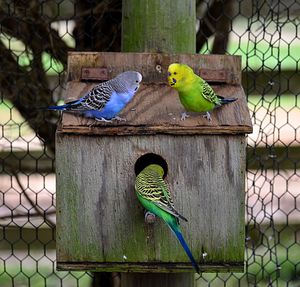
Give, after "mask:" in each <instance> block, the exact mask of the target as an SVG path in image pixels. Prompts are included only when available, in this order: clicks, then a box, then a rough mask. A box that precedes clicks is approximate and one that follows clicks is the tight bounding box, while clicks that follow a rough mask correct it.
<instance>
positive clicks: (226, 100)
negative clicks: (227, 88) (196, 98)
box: [218, 96, 237, 105]
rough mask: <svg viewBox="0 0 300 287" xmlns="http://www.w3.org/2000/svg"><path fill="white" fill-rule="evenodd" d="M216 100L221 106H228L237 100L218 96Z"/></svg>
mask: <svg viewBox="0 0 300 287" xmlns="http://www.w3.org/2000/svg"><path fill="white" fill-rule="evenodd" d="M218 98H219V99H220V100H221V105H225V104H229V103H232V102H235V101H236V100H237V98H224V97H222V96H218Z"/></svg>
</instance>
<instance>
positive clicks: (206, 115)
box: [203, 112, 211, 122]
mask: <svg viewBox="0 0 300 287" xmlns="http://www.w3.org/2000/svg"><path fill="white" fill-rule="evenodd" d="M203 118H206V119H207V120H208V121H209V122H211V116H210V113H209V112H206V114H205V115H204V116H203Z"/></svg>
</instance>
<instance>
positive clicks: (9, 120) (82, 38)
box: [0, 0, 300, 287]
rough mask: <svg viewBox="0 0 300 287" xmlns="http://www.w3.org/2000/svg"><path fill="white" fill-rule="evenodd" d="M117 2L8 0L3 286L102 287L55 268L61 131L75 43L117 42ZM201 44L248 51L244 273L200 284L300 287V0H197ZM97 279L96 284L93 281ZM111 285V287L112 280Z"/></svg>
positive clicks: (0, 233)
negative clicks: (60, 107) (51, 108)
mask: <svg viewBox="0 0 300 287" xmlns="http://www.w3.org/2000/svg"><path fill="white" fill-rule="evenodd" d="M121 18H122V3H121V0H105V1H100V0H98V1H97V0H73V1H72V0H51V1H50V0H49V1H47V0H39V1H38V0H23V1H22V0H15V1H14V0H2V1H0V27H1V30H0V55H1V56H0V87H1V89H0V96H1V97H0V127H1V129H0V286H1V287H2V286H3V287H8V286H34V287H39V286H47V287H50V286H64V287H68V286H105V285H101V284H100V283H97V282H96V281H97V280H95V278H96V277H97V276H95V275H94V274H92V273H88V272H57V271H56V263H55V260H56V256H55V158H54V151H55V129H56V123H57V120H58V117H59V114H58V113H54V112H48V111H44V110H43V109H41V108H42V107H46V106H48V105H52V104H59V103H60V101H61V99H62V95H63V92H64V89H65V86H64V85H65V76H66V73H65V72H66V65H67V52H68V51H120V50H121ZM196 24H197V52H199V53H201V54H210V53H213V54H231V55H240V56H241V57H242V67H243V87H244V89H245V92H246V95H247V100H248V106H249V109H250V113H251V117H252V123H253V125H254V132H253V133H252V134H251V135H249V136H248V144H247V178H246V186H247V189H246V190H245V197H246V214H245V228H246V236H247V237H246V242H245V245H246V249H245V258H246V262H245V273H226V274H225V273H224V274H222V273H207V274H202V276H201V278H200V279H199V280H198V281H197V286H199V287H200V286H226V287H230V286H292V287H293V286H295V287H296V286H300V228H299V227H300V195H299V194H300V193H299V191H300V172H299V168H300V120H299V119H300V95H299V92H300V74H299V60H300V41H299V37H300V36H299V35H300V0H281V1H274V0H264V1H263V0H223V1H221V0H211V1H209V0H197V23H196ZM97 284H98V285H97ZM106 286H108V285H106Z"/></svg>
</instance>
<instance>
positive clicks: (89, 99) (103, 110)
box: [48, 71, 142, 121]
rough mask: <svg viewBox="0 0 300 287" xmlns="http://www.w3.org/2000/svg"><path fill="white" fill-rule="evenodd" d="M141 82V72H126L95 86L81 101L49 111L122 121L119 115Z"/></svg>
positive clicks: (51, 108)
mask: <svg viewBox="0 0 300 287" xmlns="http://www.w3.org/2000/svg"><path fill="white" fill-rule="evenodd" d="M141 81H142V75H141V74H140V73H139V72H135V71H126V72H124V73H121V74H119V75H118V76H116V77H115V78H113V79H111V80H109V81H107V82H103V83H100V84H99V85H97V86H95V87H94V88H93V89H91V90H90V91H89V92H88V93H87V94H85V95H84V96H83V97H82V98H80V99H79V100H75V101H72V102H69V103H66V104H65V105H61V106H51V107H48V109H49V110H60V111H72V112H78V113H80V114H82V115H83V116H85V117H88V118H94V119H96V120H100V121H109V120H111V119H114V118H115V119H120V118H119V117H118V114H119V113H120V112H121V111H122V109H123V108H124V107H125V106H126V104H127V103H128V102H129V101H130V100H131V99H132V97H133V96H134V94H135V93H136V92H137V90H138V88H139V86H140V83H141Z"/></svg>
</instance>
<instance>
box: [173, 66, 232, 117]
mask: <svg viewBox="0 0 300 287" xmlns="http://www.w3.org/2000/svg"><path fill="white" fill-rule="evenodd" d="M168 82H169V85H170V86H171V87H173V88H174V89H176V90H177V91H178V94H179V99H180V102H181V103H182V105H183V106H184V108H185V109H186V110H187V111H191V112H204V113H206V114H205V116H204V117H206V118H207V119H208V120H209V121H211V116H210V113H209V112H210V111H211V110H213V109H215V108H217V107H220V106H222V105H224V104H228V103H232V102H234V101H236V100H237V98H227V99H225V98H223V97H221V96H219V95H217V94H216V93H215V92H214V90H213V89H212V87H211V86H210V85H209V84H208V83H207V82H206V81H205V80H203V79H202V78H201V77H199V76H197V75H196V74H195V73H194V71H193V69H192V68H190V67H189V66H188V65H185V64H179V63H174V64H171V65H170V66H169V68H168ZM186 117H188V115H187V114H186V113H183V114H182V115H181V120H185V118H186Z"/></svg>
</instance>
